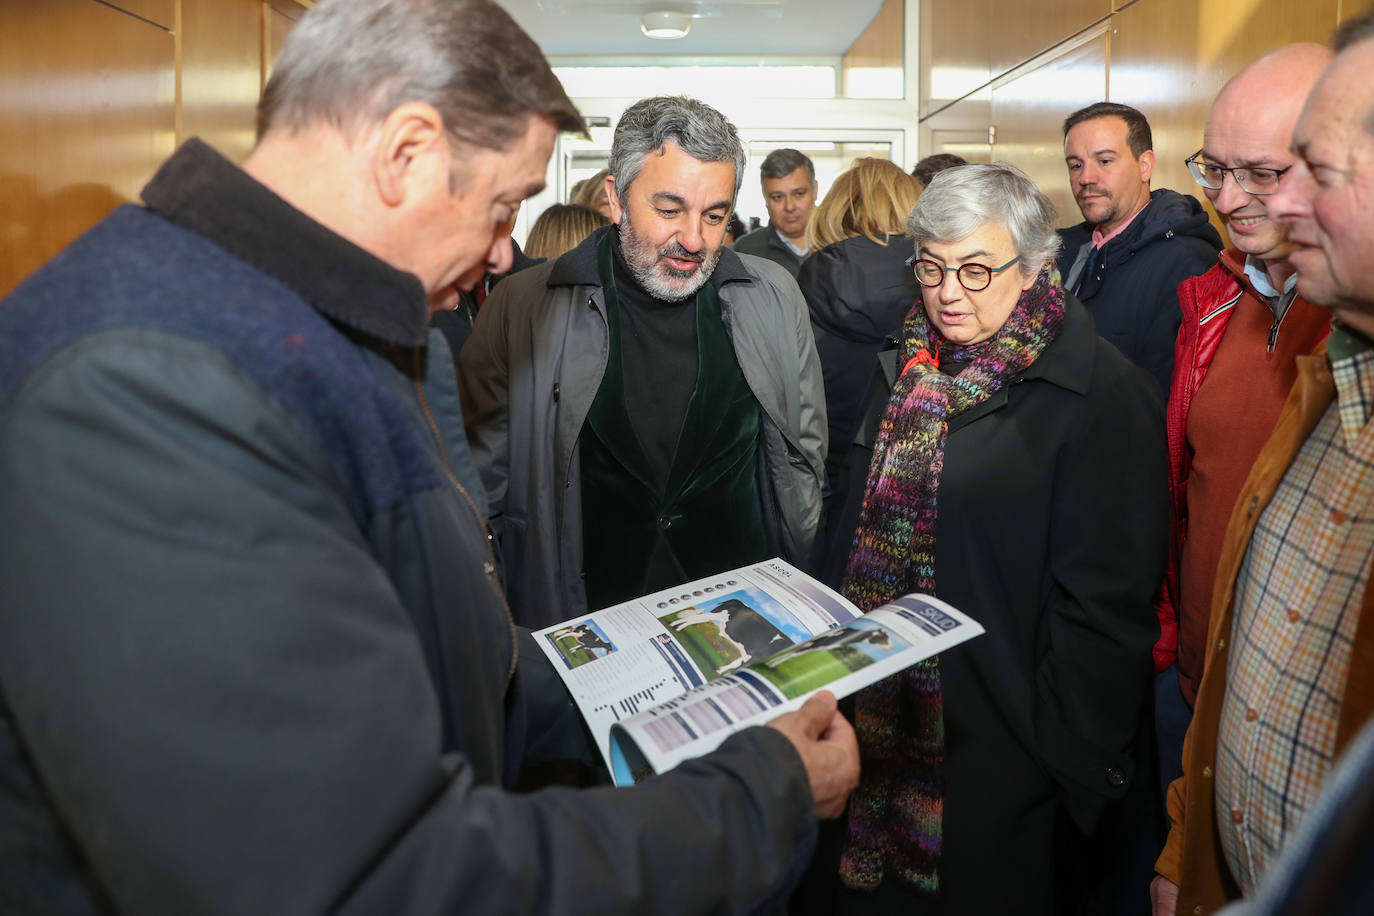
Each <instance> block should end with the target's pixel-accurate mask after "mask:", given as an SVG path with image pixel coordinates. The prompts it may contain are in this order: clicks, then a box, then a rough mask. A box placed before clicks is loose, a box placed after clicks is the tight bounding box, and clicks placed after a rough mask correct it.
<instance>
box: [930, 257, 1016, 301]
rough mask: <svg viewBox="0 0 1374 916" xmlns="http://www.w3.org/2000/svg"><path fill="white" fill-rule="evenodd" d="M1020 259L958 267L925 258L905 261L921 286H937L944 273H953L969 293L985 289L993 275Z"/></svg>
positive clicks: (941, 281) (942, 279) (942, 280)
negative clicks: (990, 264)
mask: <svg viewBox="0 0 1374 916" xmlns="http://www.w3.org/2000/svg"><path fill="white" fill-rule="evenodd" d="M1020 260H1021V258H1020V256H1017V257H1014V258H1012V259H1011V260H1010V261H1008V262H1007V263H1005V264H1003V265H1002V266H1001V267H989V266H988V265H986V264H961V265H959V266H958V267H945V266H944V265H943V264H937V263H936V262H934V261H930V260H927V259H925V258H911V259H909V260H908V261H907V263H908V264H910V265H911V272H912V273H913V274H914V275H915V276H916V282H917V283H919V284H921V285H922V286H930V287H935V286H939V285H941V284H942V283H944V282H945V274H947V273H953V274H954V276H955V277H957V278H958V279H959V285H960V286H962V287H963V288H964V289H966V290H968V291H969V292H971V293H976V292H978V291H979V290H983V289H987V288H988V284H989V283H991V282H992V278H993V277H994V276H996V275H997V274H1000V273H1001V272H1002V271H1004V270H1006V269H1007V268H1008V267H1010V266H1012V265H1013V264H1016V263H1018V262H1019V261H1020Z"/></svg>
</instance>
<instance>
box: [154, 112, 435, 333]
mask: <svg viewBox="0 0 1374 916" xmlns="http://www.w3.org/2000/svg"><path fill="white" fill-rule="evenodd" d="M142 196H143V200H144V202H145V203H146V204H147V205H148V207H149V209H151V210H153V211H154V212H156V213H158V214H160V215H161V216H163V217H165V218H166V219H168V220H170V221H171V222H173V223H175V224H176V225H178V226H181V227H182V228H184V229H187V230H189V231H191V232H194V233H195V234H197V235H199V236H202V237H203V238H205V239H207V240H209V241H211V242H213V243H214V244H215V245H218V246H219V247H220V248H223V249H224V250H225V251H228V252H230V253H231V254H233V255H235V256H237V257H239V258H242V259H243V260H245V261H247V262H248V263H250V264H252V265H253V266H254V267H256V268H258V269H259V270H261V271H263V272H264V273H266V274H269V275H271V276H273V277H275V278H276V279H278V280H280V281H281V282H282V283H284V284H285V285H286V286H288V287H290V288H291V289H293V290H295V291H296V292H297V293H298V294H300V295H301V296H302V297H303V298H304V299H305V300H306V301H307V302H309V303H310V304H311V305H313V306H314V307H315V308H316V309H318V310H319V311H320V312H322V313H324V314H325V315H327V316H328V317H329V318H331V319H333V320H334V321H335V322H337V323H339V324H342V325H346V326H348V327H351V328H354V329H356V330H359V331H362V332H363V333H365V334H368V335H370V336H372V337H375V338H377V339H379V340H382V341H384V342H386V343H389V344H396V345H399V346H403V347H420V346H424V344H425V341H426V339H427V336H428V329H427V324H428V321H429V310H428V305H427V303H426V301H425V291H424V287H422V286H421V285H420V280H419V278H418V277H416V276H415V275H414V274H411V273H407V272H405V271H403V270H398V269H396V268H395V267H392V266H391V265H390V264H387V263H386V262H385V261H383V260H381V259H380V258H378V257H376V256H375V255H373V254H371V253H369V252H367V251H365V250H363V249H362V248H360V247H358V246H357V245H355V244H353V243H352V242H350V241H348V240H347V239H345V238H343V237H342V236H340V235H338V234H337V233H335V232H332V231H330V230H329V229H327V228H325V227H324V226H322V225H320V224H319V223H317V222H315V220H313V219H311V218H310V217H309V216H307V215H305V214H304V213H302V212H301V211H299V210H297V209H296V208H295V207H292V206H291V205H290V204H288V203H287V202H286V201H284V200H282V199H281V198H280V197H278V196H277V195H276V194H274V193H272V192H271V191H270V190H268V189H267V188H266V187H265V186H263V185H262V184H260V183H259V182H257V181H255V180H253V179H252V178H251V177H250V176H249V175H248V174H247V173H246V172H244V171H243V170H242V169H240V168H238V167H237V166H235V165H234V164H233V163H232V162H230V161H229V160H228V159H225V158H224V157H223V156H221V155H220V154H219V153H217V152H215V150H213V149H211V148H210V146H209V145H208V144H206V143H204V142H203V141H201V140H198V139H191V140H188V141H186V143H185V144H183V145H182V147H181V149H179V150H177V152H176V153H175V154H174V155H173V156H172V157H171V158H170V159H168V160H167V161H166V162H165V163H163V165H162V168H160V169H158V172H157V174H156V175H154V176H153V180H152V181H150V182H149V183H148V186H147V187H145V188H144V189H143V195H142Z"/></svg>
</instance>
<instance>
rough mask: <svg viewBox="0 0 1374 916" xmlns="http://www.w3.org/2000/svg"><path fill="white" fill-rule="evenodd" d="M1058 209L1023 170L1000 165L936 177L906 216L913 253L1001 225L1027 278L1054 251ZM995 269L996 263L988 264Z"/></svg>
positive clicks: (957, 169) (946, 172)
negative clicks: (992, 225) (993, 224)
mask: <svg viewBox="0 0 1374 916" xmlns="http://www.w3.org/2000/svg"><path fill="white" fill-rule="evenodd" d="M1058 221H1059V214H1058V211H1056V210H1055V207H1054V204H1053V202H1051V201H1050V199H1049V198H1048V197H1046V196H1045V193H1044V192H1043V191H1041V190H1040V188H1038V187H1036V184H1035V182H1033V181H1031V180H1030V178H1029V177H1027V176H1026V174H1025V173H1024V172H1022V171H1021V170H1020V169H1018V168H1016V167H1015V166H1011V165H1006V164H1004V163H1000V162H999V163H994V164H992V165H960V166H956V167H955V168H952V169H945V170H944V171H942V172H938V173H936V175H935V177H934V178H932V179H931V180H930V184H929V185H927V186H926V189H925V192H924V193H923V194H921V198H920V199H919V200H918V201H916V206H915V207H913V208H912V210H911V215H910V216H908V217H907V221H906V227H907V235H908V236H909V237H910V238H911V239H912V240H913V242H914V243H915V248H916V250H918V251H919V250H920V248H921V246H922V245H923V244H925V243H926V242H929V241H935V242H957V241H959V240H960V239H962V238H965V237H967V236H969V235H972V234H973V233H974V232H976V231H978V229H979V228H981V227H982V226H983V225H984V224H985V223H1001V224H1002V225H1003V226H1005V227H1006V229H1007V232H1008V233H1009V234H1010V235H1011V241H1012V244H1013V245H1015V246H1016V253H1017V254H1018V255H1020V257H1021V273H1022V275H1023V276H1026V277H1030V276H1033V275H1034V274H1036V273H1037V272H1038V271H1039V270H1040V269H1041V268H1043V267H1044V266H1045V264H1046V263H1047V262H1048V261H1050V260H1052V259H1053V258H1054V256H1055V255H1056V254H1058V253H1059V245H1060V241H1059V234H1058V233H1057V232H1055V231H1054V227H1055V224H1056V223H1057V222H1058ZM992 266H994V267H995V266H997V265H995V264H994V265H992Z"/></svg>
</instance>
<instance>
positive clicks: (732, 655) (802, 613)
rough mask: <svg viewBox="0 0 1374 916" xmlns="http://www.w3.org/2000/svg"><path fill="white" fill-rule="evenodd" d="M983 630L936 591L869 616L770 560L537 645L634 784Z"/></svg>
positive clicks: (551, 631) (570, 624)
mask: <svg viewBox="0 0 1374 916" xmlns="http://www.w3.org/2000/svg"><path fill="white" fill-rule="evenodd" d="M982 632H983V628H982V627H981V626H980V625H979V624H978V623H977V622H975V621H973V620H971V619H970V618H968V617H966V616H965V615H963V614H961V613H959V612H958V611H957V610H955V609H954V608H952V607H950V606H949V605H948V604H946V603H944V602H943V601H940V600H938V599H936V598H931V597H929V596H926V595H907V596H906V597H904V598H898V599H897V600H895V601H893V602H891V603H890V604H886V605H883V606H882V607H880V608H876V609H874V610H872V611H869V612H868V613H867V614H860V613H859V610H858V608H856V607H855V606H854V605H853V604H851V603H850V602H848V601H846V600H845V599H844V598H842V597H841V596H840V595H838V594H837V593H835V592H834V591H832V590H831V589H829V588H826V587H825V586H824V585H822V584H821V583H819V582H817V581H816V580H815V579H813V578H811V577H810V576H808V575H806V574H805V573H803V572H802V571H801V570H799V569H796V568H795V567H793V566H790V565H789V564H787V563H784V562H783V561H782V560H767V561H765V562H763V563H756V564H754V565H753V566H746V567H743V568H741V569H735V570H731V571H730V572H725V573H721V574H720V575H717V576H712V577H710V578H709V579H699V580H697V581H696V582H689V583H687V584H686V585H680V586H678V587H676V588H672V589H668V590H666V591H661V592H656V593H654V594H652V595H645V596H643V597H642V598H636V599H635V600H633V601H627V602H625V603H624V604H618V605H616V606H614V607H609V608H606V609H605V610H601V611H597V612H595V613H593V614H588V615H586V616H585V617H578V618H576V619H573V620H568V621H565V622H563V623H560V624H558V625H557V626H552V627H549V628H547V629H544V630H539V631H536V632H535V634H534V636H535V640H536V641H537V642H538V643H539V645H540V647H541V648H542V649H543V650H544V653H545V654H546V655H547V656H548V657H549V661H550V662H552V663H553V666H554V668H556V669H557V670H558V671H559V673H560V674H561V675H562V677H563V680H564V682H565V683H566V684H567V687H568V690H569V692H570V693H571V694H572V696H573V699H574V700H576V702H577V705H578V708H579V709H580V710H581V712H582V715H583V717H584V718H585V719H586V720H587V724H588V725H589V726H590V727H591V730H592V734H593V735H595V736H596V739H597V744H598V746H599V747H600V748H601V753H602V755H603V756H604V757H605V758H606V764H607V766H608V767H609V768H610V771H611V776H612V777H613V778H614V780H615V782H616V784H617V785H622V786H623V785H629V784H631V783H633V782H635V781H636V780H638V779H641V778H643V777H644V776H646V775H648V774H650V773H657V772H662V771H663V770H667V769H670V768H672V767H674V766H676V765H677V764H679V763H681V762H682V761H683V760H686V759H688V758H691V757H698V756H700V755H702V754H705V753H708V752H710V751H712V750H714V749H715V748H716V747H717V746H719V745H720V743H721V742H722V741H724V740H725V739H726V738H727V737H729V736H730V735H731V734H733V733H734V732H737V731H739V730H740V729H742V728H745V727H747V726H750V725H761V724H763V723H765V722H767V721H769V720H770V719H773V718H775V717H777V716H779V715H781V714H783V713H785V712H789V711H791V710H793V709H796V708H797V707H799V706H801V705H802V703H804V702H806V699H807V698H808V697H810V696H811V694H813V693H815V692H816V691H818V690H821V689H822V688H824V689H826V690H829V691H831V692H832V693H834V694H835V695H836V696H846V695H848V694H851V693H853V692H854V691H856V690H858V689H860V688H861V687H866V686H868V685H869V684H872V683H874V682H875V681H879V680H882V679H883V678H885V677H887V676H888V675H890V674H894V673H896V672H898V671H901V670H902V669H903V668H907V667H909V666H911V665H913V664H915V663H916V662H918V661H921V660H922V659H926V658H929V657H930V656H932V655H936V654H938V653H940V652H943V651H944V650H946V649H948V648H950V647H951V646H955V645H958V644H959V643H961V642H963V641H964V640H967V639H972V638H973V637H974V636H977V635H979V634H980V633H982Z"/></svg>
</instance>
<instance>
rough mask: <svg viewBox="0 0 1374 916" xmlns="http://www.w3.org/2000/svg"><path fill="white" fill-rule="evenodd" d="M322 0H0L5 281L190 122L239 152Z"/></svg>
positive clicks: (98, 210)
mask: <svg viewBox="0 0 1374 916" xmlns="http://www.w3.org/2000/svg"><path fill="white" fill-rule="evenodd" d="M311 2H312V0H108V2H96V0H44V2H42V3H39V2H35V0H0V295H4V294H5V293H7V292H8V291H9V290H10V289H12V288H13V287H14V286H15V285H16V284H17V283H18V282H19V281H20V280H22V279H23V278H24V277H25V276H27V275H28V274H30V273H31V272H32V271H33V270H34V269H35V268H37V267H38V266H39V265H41V264H42V263H43V262H44V261H46V260H48V259H49V258H51V257H52V256H53V255H54V254H56V253H57V252H58V251H60V250H61V249H62V248H63V247H65V246H66V245H67V244H68V243H69V242H71V241H72V239H74V238H76V237H77V236H78V235H80V234H81V233H82V232H84V231H85V230H86V229H87V228H88V227H90V226H91V225H92V224H94V223H95V222H96V221H97V220H99V219H100V218H101V217H103V216H105V215H106V214H107V213H109V212H110V211H111V210H113V209H114V208H115V207H117V206H118V205H119V204H121V203H124V202H126V201H133V200H137V199H138V192H139V190H140V189H141V188H142V187H143V185H144V184H146V183H147V181H148V179H149V178H151V177H152V175H153V172H154V171H155V170H156V169H157V166H158V164H159V163H160V162H161V161H162V160H163V159H165V158H167V156H169V155H171V153H172V151H173V150H174V149H176V147H177V144H179V143H180V142H181V141H182V140H184V139H185V138H187V137H191V136H200V137H203V138H205V139H206V140H208V141H209V142H210V143H211V144H213V145H214V146H215V147H216V148H218V149H219V150H220V151H221V152H223V153H225V154H226V155H228V156H230V157H231V158H233V159H234V160H235V161H237V162H241V161H242V160H243V159H244V157H246V156H247V155H248V151H249V150H250V149H251V148H252V145H253V120H254V109H255V107H256V105H257V101H258V95H259V93H260V92H261V89H262V85H263V81H264V77H265V73H266V71H267V68H268V66H269V65H270V62H271V60H272V58H273V57H274V56H275V53H276V51H277V50H278V49H279V48H280V45H281V41H282V40H283V38H284V35H285V32H286V30H287V29H289V26H290V23H291V22H293V21H294V20H295V19H298V18H300V16H301V15H302V14H303V13H304V12H305V9H306V8H307V7H308V6H309V5H311Z"/></svg>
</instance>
